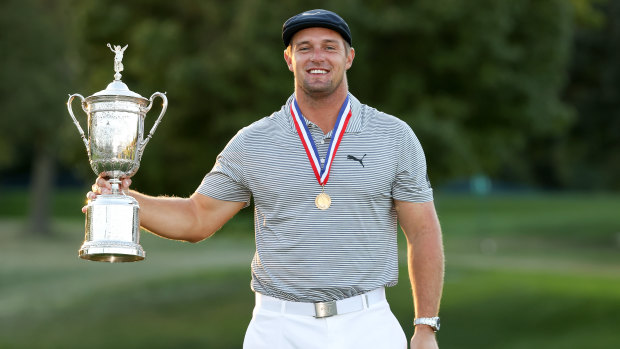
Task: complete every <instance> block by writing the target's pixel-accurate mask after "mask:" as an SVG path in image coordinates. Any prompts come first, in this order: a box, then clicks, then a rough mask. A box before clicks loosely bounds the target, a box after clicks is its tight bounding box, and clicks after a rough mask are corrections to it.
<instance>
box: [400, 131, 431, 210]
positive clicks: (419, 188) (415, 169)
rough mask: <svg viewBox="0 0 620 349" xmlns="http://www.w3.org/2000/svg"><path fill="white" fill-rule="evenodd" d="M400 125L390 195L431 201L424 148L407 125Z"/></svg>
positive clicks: (419, 200) (415, 200) (417, 200)
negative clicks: (395, 166)
mask: <svg viewBox="0 0 620 349" xmlns="http://www.w3.org/2000/svg"><path fill="white" fill-rule="evenodd" d="M402 126H403V127H402V130H401V140H400V142H399V151H398V166H397V172H396V177H395V179H394V183H393V185H392V197H393V198H394V199H395V200H401V201H410V202H428V201H432V200H433V189H432V188H431V184H430V180H429V178H428V174H427V170H426V158H425V156H424V150H422V145H421V144H420V141H419V140H418V138H417V137H416V135H415V134H414V133H413V130H411V128H410V127H409V125H407V124H405V123H404V122H403V124H402Z"/></svg>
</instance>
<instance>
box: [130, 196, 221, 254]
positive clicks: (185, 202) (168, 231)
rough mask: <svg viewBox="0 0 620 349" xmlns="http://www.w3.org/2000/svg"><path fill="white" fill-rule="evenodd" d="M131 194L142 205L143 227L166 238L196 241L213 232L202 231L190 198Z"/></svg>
mask: <svg viewBox="0 0 620 349" xmlns="http://www.w3.org/2000/svg"><path fill="white" fill-rule="evenodd" d="M129 195H131V196H132V197H134V198H135V199H136V200H138V204H139V205H140V225H141V226H142V228H144V229H146V230H148V231H150V232H152V233H154V234H156V235H159V236H161V237H164V238H168V239H173V240H183V241H190V242H196V241H200V240H202V239H204V238H207V237H208V236H210V235H211V234H213V232H201V231H200V230H199V227H200V226H201V225H200V224H199V222H198V215H197V213H196V208H195V207H194V206H195V205H194V204H193V203H192V201H191V199H189V198H176V197H153V196H148V195H145V194H142V193H139V192H136V191H133V190H131V191H129Z"/></svg>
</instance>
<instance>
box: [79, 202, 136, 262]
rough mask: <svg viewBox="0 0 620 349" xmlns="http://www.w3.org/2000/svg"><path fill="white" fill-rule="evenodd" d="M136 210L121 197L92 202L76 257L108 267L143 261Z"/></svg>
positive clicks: (134, 204)
mask: <svg viewBox="0 0 620 349" xmlns="http://www.w3.org/2000/svg"><path fill="white" fill-rule="evenodd" d="M138 209H139V206H138V202H137V201H136V200H135V199H134V198H132V197H131V196H127V195H123V194H120V195H100V196H99V197H97V198H96V199H94V200H92V201H91V202H90V203H89V204H88V206H87V209H86V227H85V228H86V229H85V235H86V237H85V240H84V243H83V244H82V247H80V251H79V253H78V255H79V257H80V258H82V259H86V260H91V261H97V262H110V263H115V262H135V261H141V260H143V259H144V258H145V253H144V250H143V249H142V246H140V242H139V240H140V220H139V215H138Z"/></svg>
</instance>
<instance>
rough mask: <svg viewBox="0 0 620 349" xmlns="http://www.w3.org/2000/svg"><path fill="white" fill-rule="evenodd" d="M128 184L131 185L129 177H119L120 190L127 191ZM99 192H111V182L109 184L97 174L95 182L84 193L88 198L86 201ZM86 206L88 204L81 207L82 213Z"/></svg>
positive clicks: (93, 197)
mask: <svg viewBox="0 0 620 349" xmlns="http://www.w3.org/2000/svg"><path fill="white" fill-rule="evenodd" d="M130 185H131V178H121V191H122V192H124V193H127V192H128V191H129V186H130ZM101 194H112V184H110V182H109V181H108V180H107V179H106V178H104V177H101V176H99V177H97V180H96V181H95V184H93V186H92V188H91V191H89V192H88V193H86V198H87V199H88V201H90V200H94V199H96V198H97V196H99V195H101ZM87 207H88V206H84V207H82V212H83V213H86V208H87Z"/></svg>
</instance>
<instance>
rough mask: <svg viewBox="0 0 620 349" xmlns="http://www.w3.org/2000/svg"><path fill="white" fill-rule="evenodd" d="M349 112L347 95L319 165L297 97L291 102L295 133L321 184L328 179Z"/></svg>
mask: <svg viewBox="0 0 620 349" xmlns="http://www.w3.org/2000/svg"><path fill="white" fill-rule="evenodd" d="M351 114H352V113H351V101H350V100H349V96H348V95H347V98H346V99H345V100H344V103H342V107H340V112H339V113H338V118H337V119H336V125H335V126H334V129H333V131H332V139H331V141H330V143H329V147H328V148H327V154H325V161H324V162H323V166H321V163H320V156H319V152H318V151H317V149H316V145H315V143H314V139H313V138H312V135H311V134H310V130H309V129H308V125H306V123H305V122H304V117H303V115H302V114H301V110H300V109H299V105H298V104H297V99H294V100H293V103H291V115H292V116H293V121H294V122H295V128H296V129H297V134H298V135H299V139H300V140H301V144H302V145H303V146H304V149H305V150H306V155H308V160H310V165H311V166H312V170H313V171H314V175H315V176H316V179H317V181H318V182H319V184H320V185H321V186H323V185H325V183H327V180H328V179H329V172H330V170H331V167H332V162H334V158H335V157H336V152H337V151H338V147H339V146H340V141H341V140H342V136H343V135H344V131H345V130H346V129H347V125H348V124H349V120H350V119H351Z"/></svg>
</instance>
